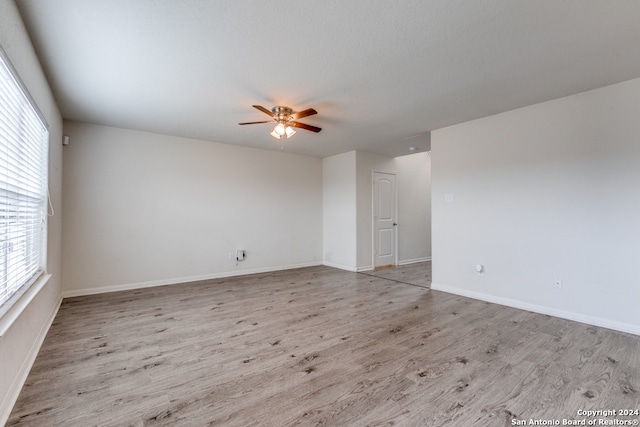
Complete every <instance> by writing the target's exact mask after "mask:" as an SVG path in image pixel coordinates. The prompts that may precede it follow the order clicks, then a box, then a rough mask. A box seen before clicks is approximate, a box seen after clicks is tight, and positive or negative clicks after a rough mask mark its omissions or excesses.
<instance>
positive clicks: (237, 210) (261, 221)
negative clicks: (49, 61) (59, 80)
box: [63, 122, 322, 295]
mask: <svg viewBox="0 0 640 427" xmlns="http://www.w3.org/2000/svg"><path fill="white" fill-rule="evenodd" d="M65 134H67V135H69V137H70V141H71V142H70V145H69V146H67V147H65V149H64V150H65V152H64V156H65V168H64V177H63V182H64V187H65V197H64V209H65V220H64V227H63V230H64V235H63V242H64V266H63V267H64V274H65V288H64V290H65V295H77V294H82V293H95V292H101V291H106V290H113V289H120V288H130V287H137V286H146V285H155V284H164V283H175V282H182V281H189V280H197V279H204V278H212V277H222V276H228V275H236V274H245V273H250V272H257V271H269V270H275V269H285V268H292V267H300V266H308V265H317V264H320V263H321V259H322V258H321V257H322V231H321V230H322V161H321V159H318V158H314V157H307V156H299V155H293V154H289V153H286V152H274V151H265V150H256V149H250V148H244V147H237V146H232V145H224V144H216V143H212V142H207V141H199V140H193V139H185V138H178V137H171V136H163V135H157V134H151V133H145V132H136V131H130V130H124V129H117V128H111V127H105V126H97V125H89V124H83V123H77V122H65ZM237 248H240V249H244V250H245V251H246V259H245V260H244V261H242V262H240V263H239V265H236V261H235V258H234V259H233V260H229V253H230V252H233V251H234V250H235V249H237Z"/></svg>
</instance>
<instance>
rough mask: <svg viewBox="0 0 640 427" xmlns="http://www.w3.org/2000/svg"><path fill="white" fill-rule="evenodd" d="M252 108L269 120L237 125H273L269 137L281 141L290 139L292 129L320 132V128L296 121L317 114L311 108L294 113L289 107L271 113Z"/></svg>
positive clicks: (273, 110) (259, 108) (256, 106)
mask: <svg viewBox="0 0 640 427" xmlns="http://www.w3.org/2000/svg"><path fill="white" fill-rule="evenodd" d="M253 108H256V109H258V110H260V111H262V112H263V113H265V114H267V115H268V116H270V117H271V120H265V121H261V122H245V123H238V124H239V125H255V124H259V123H275V124H276V126H275V127H274V128H273V131H271V136H273V137H274V138H276V139H281V138H282V137H285V138H290V137H292V136H293V134H295V133H296V131H295V130H294V129H293V128H298V129H305V130H310V131H311V132H316V133H318V132H320V131H321V130H322V128H319V127H316V126H311V125H307V124H305V123H300V122H298V121H297V120H298V119H301V118H303V117H308V116H313V115H314V114H318V112H317V111H316V110H314V109H313V108H307V109H306V110H302V111H298V112H297V113H295V112H294V111H293V110H292V109H291V108H289V107H283V106H280V105H278V106H276V107H273V108H272V109H271V111H269V110H267V109H266V108H264V107H263V106H261V105H254V106H253Z"/></svg>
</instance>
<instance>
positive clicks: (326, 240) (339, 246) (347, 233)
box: [322, 151, 357, 271]
mask: <svg viewBox="0 0 640 427" xmlns="http://www.w3.org/2000/svg"><path fill="white" fill-rule="evenodd" d="M356 239H357V233H356V152H355V151H350V152H348V153H344V154H338V155H335V156H330V157H325V158H324V159H322V241H323V259H322V261H323V263H324V264H325V265H329V266H332V267H336V268H341V269H343V270H350V271H356V269H357V262H356V251H357V240H356Z"/></svg>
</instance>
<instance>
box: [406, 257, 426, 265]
mask: <svg viewBox="0 0 640 427" xmlns="http://www.w3.org/2000/svg"><path fill="white" fill-rule="evenodd" d="M426 261H431V257H430V256H427V257H424V258H413V259H405V260H402V261H398V265H408V264H416V263H418V262H426Z"/></svg>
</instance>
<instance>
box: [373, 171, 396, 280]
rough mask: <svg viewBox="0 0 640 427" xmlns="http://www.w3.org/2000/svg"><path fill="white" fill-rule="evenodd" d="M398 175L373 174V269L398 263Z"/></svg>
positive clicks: (390, 173)
mask: <svg viewBox="0 0 640 427" xmlns="http://www.w3.org/2000/svg"><path fill="white" fill-rule="evenodd" d="M397 216H398V194H397V187H396V174H395V173H393V172H377V171H374V172H373V267H374V268H381V267H390V266H394V265H396V264H397V263H398V233H397V228H398V222H397Z"/></svg>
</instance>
